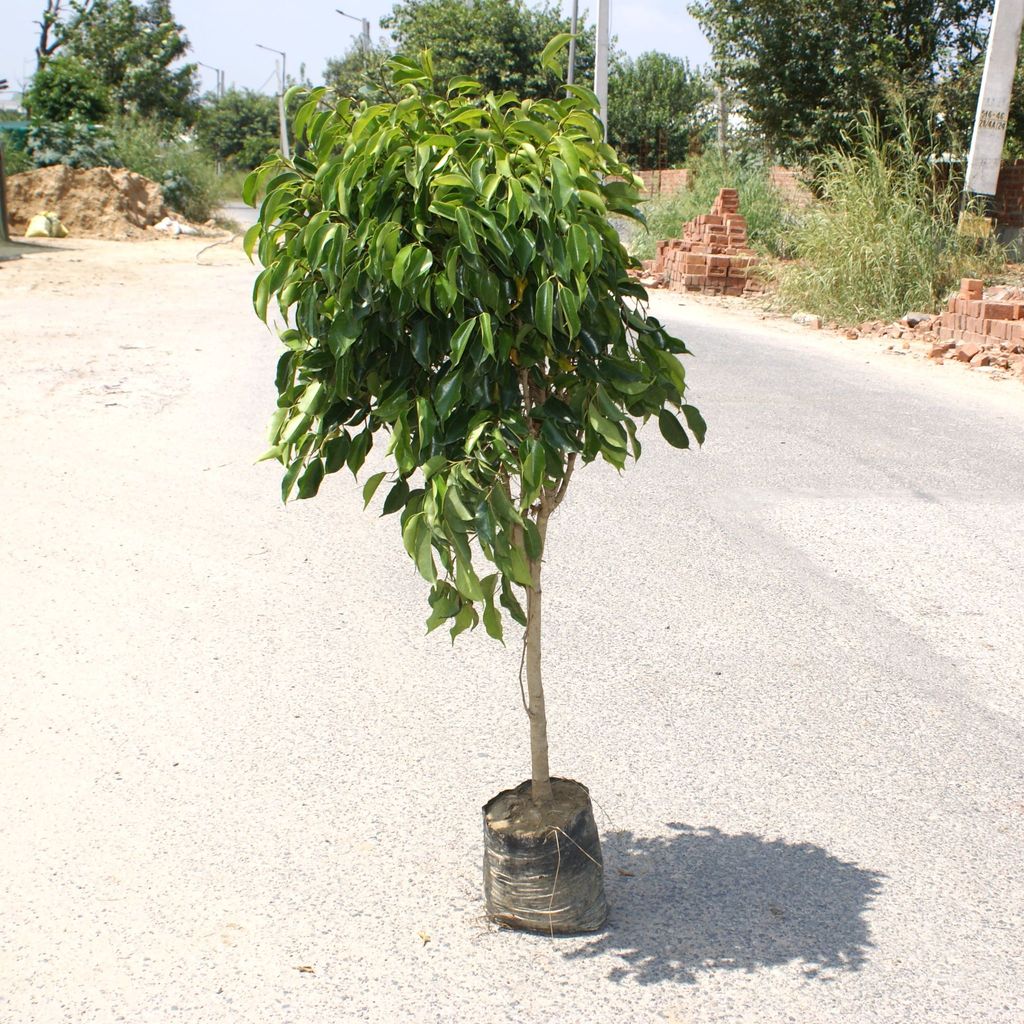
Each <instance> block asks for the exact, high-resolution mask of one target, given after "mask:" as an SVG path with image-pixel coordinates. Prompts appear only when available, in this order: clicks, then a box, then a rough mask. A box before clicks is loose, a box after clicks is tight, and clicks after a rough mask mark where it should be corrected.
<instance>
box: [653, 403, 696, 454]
mask: <svg viewBox="0 0 1024 1024" xmlns="http://www.w3.org/2000/svg"><path fill="white" fill-rule="evenodd" d="M658 426H659V427H660V428H661V434H662V437H664V438H665V440H666V441H668V443H669V444H670V445H672V447H673V448H689V447H690V439H689V438H688V437H687V436H686V431H685V430H683V428H682V425H681V424H680V422H679V420H677V419H676V418H675V416H673V415H672V413H671V412H669V410H668V409H661V411H660V412H659V413H658Z"/></svg>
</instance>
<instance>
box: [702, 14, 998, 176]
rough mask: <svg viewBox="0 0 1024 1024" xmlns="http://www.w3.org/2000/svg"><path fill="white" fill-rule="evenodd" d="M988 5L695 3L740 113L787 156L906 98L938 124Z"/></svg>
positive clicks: (969, 59) (887, 111)
mask: <svg viewBox="0 0 1024 1024" xmlns="http://www.w3.org/2000/svg"><path fill="white" fill-rule="evenodd" d="M990 9H991V3H990V2H989V0H900V2H898V3H897V2H894V0H885V2H882V3H864V2H863V0H834V2H832V3H828V4H823V3H819V2H812V0H694V2H691V3H690V5H689V11H690V13H691V14H693V16H694V17H696V18H697V20H698V21H699V22H700V24H701V26H702V27H703V29H704V31H705V32H706V33H707V36H708V38H709V39H710V40H711V44H712V53H713V57H714V60H715V63H716V65H717V69H718V73H719V74H720V75H721V76H722V78H723V79H724V80H725V81H726V82H727V83H728V84H729V85H730V86H731V88H732V90H733V91H734V93H735V97H736V99H737V100H738V101H739V103H740V105H741V107H742V109H743V113H744V117H745V118H746V119H747V121H748V122H749V123H750V124H752V125H753V126H755V127H756V128H757V129H759V130H760V132H761V133H762V134H763V136H764V138H765V141H766V142H767V144H768V147H769V148H770V149H771V150H772V151H773V152H775V153H776V154H777V155H779V156H781V157H782V158H784V159H793V158H795V159H799V158H801V157H803V156H804V155H806V154H810V153H814V152H822V151H824V150H825V149H827V148H828V147H830V146H832V145H837V144H841V143H842V141H843V135H844V132H846V131H847V130H849V129H850V128H851V127H852V125H853V123H854V122H855V121H856V119H857V118H858V116H859V115H860V114H861V112H862V111H868V112H870V113H871V114H872V115H874V116H875V117H877V118H878V119H880V120H881V121H882V123H888V122H890V121H893V120H895V115H896V114H897V113H898V111H899V108H900V107H901V105H906V106H908V108H909V110H910V111H911V113H912V115H913V116H914V117H915V118H916V120H917V125H918V127H919V128H920V129H929V128H932V127H935V126H936V124H937V123H941V121H942V120H944V119H945V115H943V117H941V118H939V117H937V115H940V114H943V111H941V110H937V109H935V106H934V102H933V100H934V99H935V97H936V95H937V84H938V83H941V82H947V81H955V80H956V78H957V77H958V75H959V73H960V70H961V69H962V68H964V67H965V66H969V65H971V64H972V63H973V62H975V61H976V60H977V58H978V54H979V52H980V46H981V45H982V44H983V42H984V37H983V29H984V24H983V22H984V19H985V18H986V16H987V13H988V12H989V10H990ZM945 95H946V96H947V99H956V98H957V97H954V96H953V95H952V94H949V93H946V94H945ZM976 99H977V96H976V94H975V95H973V96H972V97H970V98H969V99H968V101H967V102H968V103H970V104H973V103H974V102H975V101H976Z"/></svg>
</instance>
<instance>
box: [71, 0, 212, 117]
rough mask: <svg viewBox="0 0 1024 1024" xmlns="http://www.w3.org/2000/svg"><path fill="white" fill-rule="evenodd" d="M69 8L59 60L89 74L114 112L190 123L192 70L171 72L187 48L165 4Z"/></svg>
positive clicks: (100, 3)
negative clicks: (106, 95) (75, 64)
mask: <svg viewBox="0 0 1024 1024" xmlns="http://www.w3.org/2000/svg"><path fill="white" fill-rule="evenodd" d="M73 7H74V10H75V12H76V13H75V14H74V15H73V16H72V18H71V19H70V20H69V21H68V23H67V25H66V26H65V27H64V28H63V30H62V36H61V38H62V53H63V56H64V57H65V58H67V59H70V60H74V61H77V62H78V63H79V64H82V65H84V66H86V67H88V68H90V69H92V70H93V71H94V72H95V74H96V75H97V76H98V78H99V79H100V81H101V82H102V83H103V85H104V86H105V88H106V89H107V91H108V93H109V96H110V99H111V102H112V104H113V106H114V108H115V110H116V111H117V112H119V113H128V114H138V115H139V116H141V117H149V118H153V119H155V120H158V121H161V122H176V121H183V122H186V123H189V124H190V123H191V122H192V119H193V117H194V114H195V104H194V101H193V95H194V93H195V82H196V79H195V72H196V67H195V65H194V64H179V65H178V66H177V67H173V66H172V65H176V64H178V62H179V61H180V60H181V59H182V58H183V57H184V56H185V54H186V53H187V52H188V49H189V42H188V39H187V38H186V36H185V33H184V29H183V28H182V26H181V25H179V24H178V23H177V22H176V21H175V20H174V15H173V13H172V11H171V5H170V2H169V0H147V2H145V3H141V4H135V3H132V0H91V2H88V3H85V2H78V3H76V4H74V5H73Z"/></svg>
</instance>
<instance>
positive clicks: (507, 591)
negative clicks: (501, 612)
mask: <svg viewBox="0 0 1024 1024" xmlns="http://www.w3.org/2000/svg"><path fill="white" fill-rule="evenodd" d="M501 606H502V607H503V608H504V609H505V610H506V611H507V612H508V613H509V615H511V616H512V619H513V621H515V622H518V623H519V625H520V626H525V625H526V612H525V611H523V606H522V605H521V604H520V603H519V598H517V597H516V594H515V591H514V590H513V589H512V583H511V582H510V581H509V580H508V579H507V578H506V577H502V580H501Z"/></svg>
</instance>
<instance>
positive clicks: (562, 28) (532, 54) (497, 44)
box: [381, 0, 594, 97]
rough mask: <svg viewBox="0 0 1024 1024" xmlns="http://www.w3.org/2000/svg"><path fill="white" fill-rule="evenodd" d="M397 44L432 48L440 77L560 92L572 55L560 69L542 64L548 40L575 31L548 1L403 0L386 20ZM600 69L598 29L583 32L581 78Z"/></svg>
mask: <svg viewBox="0 0 1024 1024" xmlns="http://www.w3.org/2000/svg"><path fill="white" fill-rule="evenodd" d="M381 27H383V28H386V29H388V30H389V31H390V32H391V34H392V36H393V37H394V40H395V46H396V48H397V49H399V50H401V51H403V52H405V53H416V52H419V51H420V50H424V49H429V50H430V51H431V52H432V54H433V60H434V67H435V69H436V72H437V75H438V78H439V79H440V80H441V81H444V80H446V79H448V78H451V77H452V76H453V75H468V76H469V77H470V78H473V79H475V80H476V81H478V82H480V83H481V84H482V85H483V86H484V88H485V89H490V90H492V91H494V92H495V93H499V94H500V93H501V92H503V91H504V90H506V89H510V90H511V91H512V92H514V93H516V94H518V95H520V96H532V97H537V96H556V95H558V93H559V91H560V89H561V87H562V83H563V82H564V81H565V72H564V69H565V66H566V64H565V62H566V57H565V55H564V54H563V55H562V56H561V62H562V68H561V69H560V72H559V74H554V73H552V72H550V71H545V70H544V69H543V68H541V67H540V66H539V65H538V64H537V54H538V53H540V52H541V51H542V50H543V49H544V46H545V45H546V44H547V41H548V40H549V39H551V38H552V37H553V36H555V35H557V34H558V33H560V32H567V31H568V30H569V21H568V19H567V18H565V17H563V15H562V13H561V10H560V9H559V6H558V5H555V4H552V3H550V2H548V0H545V2H544V3H542V4H540V5H539V6H537V7H531V6H529V5H527V4H526V3H524V2H523V0H400V2H399V3H396V4H395V6H394V8H393V9H392V11H391V13H390V14H389V15H388V16H387V17H386V18H382V19H381ZM593 73H594V30H593V29H592V28H591V29H588V30H586V31H584V32H582V33H581V34H580V35H579V38H578V40H577V45H576V81H578V82H589V81H590V80H591V79H592V77H593Z"/></svg>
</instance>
